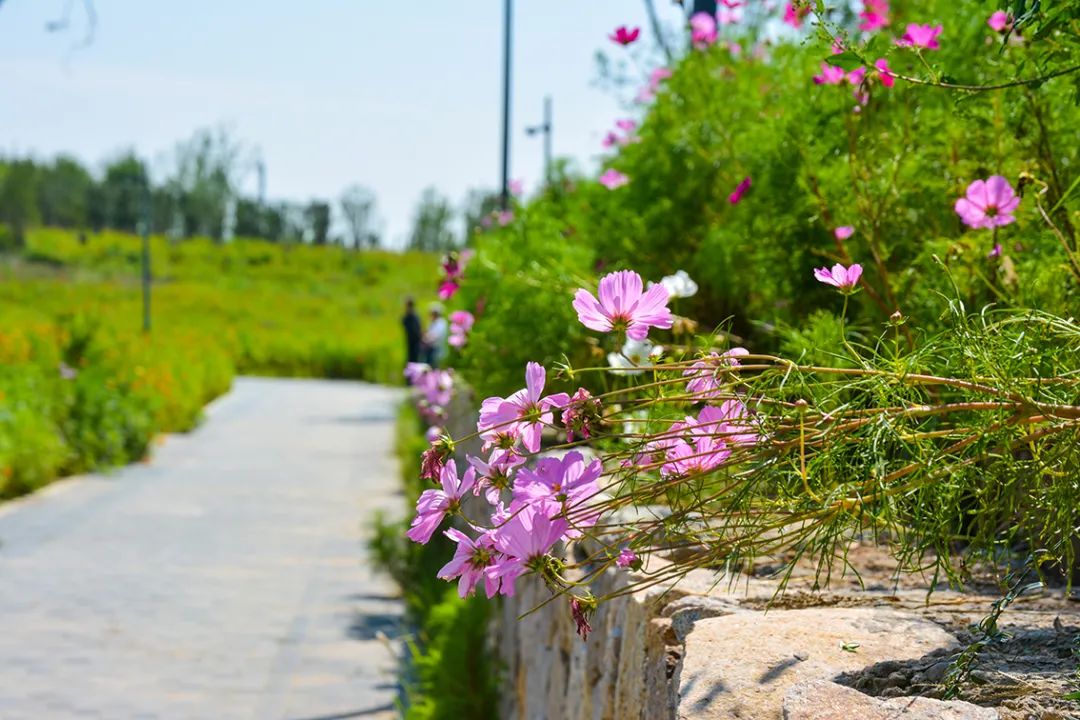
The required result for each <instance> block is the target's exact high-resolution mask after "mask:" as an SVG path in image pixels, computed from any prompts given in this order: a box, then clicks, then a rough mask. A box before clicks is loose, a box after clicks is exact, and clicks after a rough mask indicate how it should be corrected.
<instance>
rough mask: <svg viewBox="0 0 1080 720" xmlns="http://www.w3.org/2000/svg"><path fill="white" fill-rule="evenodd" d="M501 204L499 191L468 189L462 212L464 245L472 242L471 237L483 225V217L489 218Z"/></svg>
mask: <svg viewBox="0 0 1080 720" xmlns="http://www.w3.org/2000/svg"><path fill="white" fill-rule="evenodd" d="M501 206H502V204H501V202H500V199H499V193H497V192H495V191H492V190H479V189H474V190H470V191H469V193H468V194H467V195H466V196H465V209H464V212H463V213H462V214H463V216H464V217H463V220H464V232H463V233H462V235H463V237H464V238H465V244H466V245H472V244H473V238H474V237H475V236H476V234H477V233H478V232H479V231H480V230H481V229H482V228H483V226H484V218H488V219H489V221H490V218H491V217H492V215H493V214H494V213H496V212H498V210H499V208H500V207H501Z"/></svg>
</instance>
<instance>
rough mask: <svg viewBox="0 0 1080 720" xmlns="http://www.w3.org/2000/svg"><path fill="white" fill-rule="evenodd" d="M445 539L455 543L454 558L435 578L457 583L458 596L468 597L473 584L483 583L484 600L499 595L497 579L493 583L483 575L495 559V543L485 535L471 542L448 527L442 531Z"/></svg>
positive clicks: (473, 587)
mask: <svg viewBox="0 0 1080 720" xmlns="http://www.w3.org/2000/svg"><path fill="white" fill-rule="evenodd" d="M443 534H444V535H446V537H448V538H450V539H451V540H453V541H454V542H456V543H457V548H455V550H454V557H453V558H452V559H451V560H450V562H448V563H446V564H445V565H443V566H442V569H441V570H439V572H438V575H437V576H438V577H439V578H441V579H443V580H453V579H454V578H460V579H459V580H458V595H460V596H461V597H463V598H464V597H469V596H470V595H472V594H473V592H474V591H475V590H476V586H477V584H478V583H479V582H480V581H481V580H483V581H484V592H485V593H487V596H488V598H493V597H495V595H496V593H498V592H499V582H498V580H493V579H492V578H490V577H488V576H487V573H486V572H485V571H486V570H487V568H488V567H489V566H490V565H491V563H492V561H493V560H494V559H495V541H494V540H493V539H492V538H491V535H490V534H488V533H484V534H482V535H481V536H480V537H478V538H477V539H476V540H473V539H472V538H470V537H469V536H468V535H466V534H465V533H463V532H461V531H460V530H458V529H457V528H449V529H448V530H445V531H444V532H443Z"/></svg>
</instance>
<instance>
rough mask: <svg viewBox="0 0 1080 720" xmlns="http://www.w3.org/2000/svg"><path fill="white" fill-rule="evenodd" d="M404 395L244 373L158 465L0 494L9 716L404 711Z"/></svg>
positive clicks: (0, 605) (210, 719) (206, 719)
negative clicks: (398, 532)
mask: <svg viewBox="0 0 1080 720" xmlns="http://www.w3.org/2000/svg"><path fill="white" fill-rule="evenodd" d="M399 398H400V395H399V394H398V393H397V392H396V391H394V390H392V389H389V388H381V387H376V386H370V385H363V384H359V383H345V382H327V381H306V380H262V379H251V378H241V379H239V380H237V382H236V386H235V389H234V390H233V392H232V393H230V394H229V395H228V396H226V397H225V398H223V399H222V400H220V401H218V402H217V403H215V404H214V405H213V406H211V408H210V409H209V411H208V417H207V421H206V422H205V423H204V424H203V425H202V426H201V427H200V428H199V429H198V430H196V431H195V432H194V433H191V434H190V435H187V436H174V437H170V438H168V439H167V440H166V441H165V443H164V444H163V445H162V446H161V447H159V448H157V449H156V450H155V452H154V454H153V455H154V457H153V460H152V461H151V462H149V463H146V464H140V465H136V466H133V467H129V468H125V469H122V470H119V471H117V472H115V473H112V474H109V475H105V476H101V475H94V476H88V477H84V478H76V479H73V480H69V481H63V482H61V483H57V484H55V485H53V486H52V487H50V488H47V489H46V490H45V491H43V492H41V493H38V494H36V495H34V496H31V497H29V498H26V499H23V500H20V501H15V502H12V503H8V504H6V505H4V506H0V718H3V720H21V719H22V718H34V719H35V720H36V719H38V718H84V717H92V718H109V719H110V720H114V719H115V720H128V719H131V720H134V719H136V718H169V719H172V718H197V719H198V720H216V719H218V718H244V719H245V720H248V719H251V720H264V719H283V720H315V719H316V718H318V719H319V720H331V718H333V719H334V720H337V719H342V720H344V718H364V719H368V718H382V717H386V716H388V715H392V712H391V708H392V703H393V702H394V699H395V697H396V692H397V686H396V683H395V679H394V663H395V658H394V649H393V646H392V645H391V643H390V642H387V641H386V640H384V639H380V637H383V636H390V637H391V638H393V637H394V636H395V635H396V629H397V623H398V618H399V614H400V604H399V602H398V600H397V599H396V598H395V588H394V586H393V584H392V583H391V582H390V581H389V580H388V579H386V578H385V577H383V576H381V575H377V574H375V573H374V571H373V570H372V569H371V568H370V567H369V565H368V564H367V563H366V562H365V558H364V547H363V539H364V537H365V535H366V532H367V523H368V519H369V518H370V515H371V512H372V511H373V510H374V509H375V508H378V507H383V508H386V509H388V510H390V511H392V512H393V511H400V498H398V497H396V496H395V491H396V488H397V486H398V475H397V465H396V461H395V459H394V457H393V455H392V451H393V448H392V442H393V434H394V417H395V411H396V403H397V401H398V399H399Z"/></svg>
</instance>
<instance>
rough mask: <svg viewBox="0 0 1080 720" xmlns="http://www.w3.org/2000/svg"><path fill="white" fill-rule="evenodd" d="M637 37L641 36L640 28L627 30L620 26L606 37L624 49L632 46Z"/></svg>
mask: <svg viewBox="0 0 1080 720" xmlns="http://www.w3.org/2000/svg"><path fill="white" fill-rule="evenodd" d="M639 35H641V28H638V27H635V28H628V27H626V26H625V25H620V26H619V27H617V28H615V32H613V33H611V34H610V35H608V39H609V40H611V41H612V42H614V43H618V44H619V45H622V46H624V47H625V46H627V45H631V44H633V43H634V42H635V41H636V40H637V39H638V36H639Z"/></svg>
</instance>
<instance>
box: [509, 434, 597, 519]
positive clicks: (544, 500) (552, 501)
mask: <svg viewBox="0 0 1080 720" xmlns="http://www.w3.org/2000/svg"><path fill="white" fill-rule="evenodd" d="M603 471H604V467H603V465H602V464H601V463H600V459H599V458H596V459H595V460H593V461H592V462H591V463H588V464H586V463H585V459H584V458H583V457H582V455H581V453H579V452H578V451H576V450H572V451H570V452H568V453H566V454H565V455H563V456H562V457H561V458H555V457H547V458H541V459H540V460H539V461H537V463H536V467H535V468H534V469H529V468H522V469H521V471H520V472H519V473H518V476H517V480H516V481H515V482H514V502H513V503H512V504H511V506H510V507H511V509H512V510H516V509H517V508H519V507H522V506H525V505H532V506H538V507H541V508H543V509H544V511H545V512H546V513H547V514H548V516H549V517H553V518H554V517H557V516H559V515H563V516H564V517H566V518H567V519H568V520H569V521H570V524H571V525H573V526H576V527H591V526H592V525H595V524H596V521H597V520H598V519H599V517H600V511H599V510H598V509H595V508H591V507H583V505H584V504H585V503H588V502H589V501H590V500H592V499H593V498H594V497H596V496H597V495H598V494H599V493H600V485H599V483H597V480H598V479H599V478H600V474H601V473H602V472H603ZM580 535H581V532H580V531H579V530H567V531H566V536H567V537H570V538H574V537H579V536H580Z"/></svg>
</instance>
